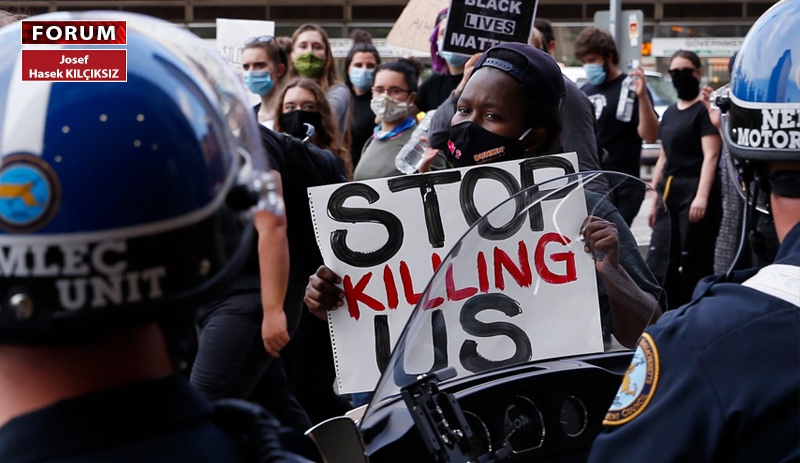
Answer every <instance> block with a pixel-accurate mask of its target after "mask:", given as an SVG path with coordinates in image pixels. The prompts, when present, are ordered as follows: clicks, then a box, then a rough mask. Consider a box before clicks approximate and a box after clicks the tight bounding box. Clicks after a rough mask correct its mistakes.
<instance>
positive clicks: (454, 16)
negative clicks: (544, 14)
mask: <svg viewBox="0 0 800 463" xmlns="http://www.w3.org/2000/svg"><path fill="white" fill-rule="evenodd" d="M538 3H539V0H536V1H530V0H453V1H452V3H451V4H450V13H449V14H448V19H447V32H446V33H445V41H444V50H445V51H451V52H455V53H461V54H464V55H472V54H474V53H478V52H481V51H485V50H487V49H489V48H491V47H493V46H495V45H498V44H500V43H503V42H520V43H528V38H529V37H530V35H531V30H532V29H533V20H534V15H535V13H536V7H537V5H538Z"/></svg>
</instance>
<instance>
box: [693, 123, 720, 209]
mask: <svg viewBox="0 0 800 463" xmlns="http://www.w3.org/2000/svg"><path fill="white" fill-rule="evenodd" d="M700 141H701V142H702V145H703V165H702V166H701V167H700V183H699V184H698V185H697V193H695V196H694V199H693V200H692V205H691V206H690V207H689V221H690V222H697V221H698V220H700V219H702V218H703V217H705V215H706V209H707V207H708V196H709V194H710V193H711V185H713V184H714V176H715V175H716V173H717V161H718V160H719V148H720V145H721V143H722V141H721V140H720V138H719V135H705V136H704V137H703V138H701V139H700Z"/></svg>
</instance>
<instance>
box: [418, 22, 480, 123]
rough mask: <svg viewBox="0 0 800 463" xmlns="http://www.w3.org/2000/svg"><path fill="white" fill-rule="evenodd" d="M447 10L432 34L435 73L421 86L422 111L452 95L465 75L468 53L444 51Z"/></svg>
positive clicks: (432, 64)
mask: <svg viewBox="0 0 800 463" xmlns="http://www.w3.org/2000/svg"><path fill="white" fill-rule="evenodd" d="M447 11H448V9H447V8H445V9H444V10H442V11H440V12H439V15H438V16H436V26H434V28H433V33H432V34H431V38H430V43H431V69H433V74H431V76H430V77H428V78H427V79H425V81H424V82H422V85H420V86H419V96H418V97H417V102H416V105H417V108H419V110H420V111H426V112H427V111H430V110H431V109H436V108H438V107H439V105H440V104H442V103H443V102H444V101H445V100H446V99H447V97H449V96H450V93H452V92H453V90H455V88H456V87H457V86H458V84H459V83H460V82H461V79H462V77H464V65H465V64H466V62H467V59H469V56H467V55H461V54H458V53H453V52H449V51H444V41H445V29H447Z"/></svg>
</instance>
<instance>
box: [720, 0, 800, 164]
mask: <svg viewBox="0 0 800 463" xmlns="http://www.w3.org/2000/svg"><path fill="white" fill-rule="evenodd" d="M725 99H728V100H729V101H728V102H725V104H724V105H723V106H728V115H727V117H726V118H725V130H724V133H725V139H726V142H727V144H728V148H729V150H730V152H731V154H732V155H733V156H734V157H735V158H738V159H740V160H748V161H800V1H798V0H783V1H781V2H778V3H776V4H775V5H773V6H772V7H771V8H770V9H769V10H767V11H766V12H765V13H764V14H763V15H762V16H761V17H760V18H759V19H758V21H756V23H755V24H753V27H752V28H751V29H750V31H749V32H748V34H747V36H746V37H745V40H744V42H743V43H742V47H741V49H740V50H739V52H738V54H737V56H736V60H735V62H734V64H733V70H732V75H731V83H730V87H729V90H728V95H727V97H726V98H725ZM718 101H719V100H718Z"/></svg>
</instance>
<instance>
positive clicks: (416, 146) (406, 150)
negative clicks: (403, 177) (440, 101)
mask: <svg viewBox="0 0 800 463" xmlns="http://www.w3.org/2000/svg"><path fill="white" fill-rule="evenodd" d="M435 112H436V110H435V109H432V110H430V111H428V112H427V113H426V114H425V117H424V118H422V121H420V123H419V124H417V127H416V128H415V129H414V131H413V132H411V138H410V139H409V140H408V141H407V142H406V144H405V145H403V147H402V148H400V152H399V153H397V156H396V157H395V158H394V165H395V167H397V170H399V171H400V172H402V173H404V174H413V173H414V172H416V170H417V164H419V161H421V160H422V157H423V156H425V150H427V149H428V146H429V145H428V143H427V142H426V141H424V140H421V139H420V138H421V137H427V136H428V129H429V128H430V126H431V119H432V118H433V114H434V113H435Z"/></svg>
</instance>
